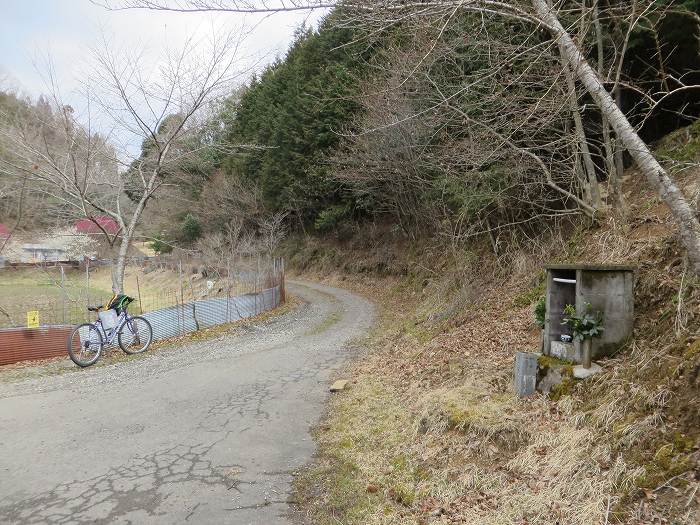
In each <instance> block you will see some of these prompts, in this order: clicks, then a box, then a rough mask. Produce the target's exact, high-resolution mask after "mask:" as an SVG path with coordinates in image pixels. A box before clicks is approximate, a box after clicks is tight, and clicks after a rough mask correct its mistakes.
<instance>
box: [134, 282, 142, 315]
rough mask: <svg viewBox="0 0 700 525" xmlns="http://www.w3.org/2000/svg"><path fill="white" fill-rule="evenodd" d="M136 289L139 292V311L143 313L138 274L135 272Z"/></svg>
mask: <svg viewBox="0 0 700 525" xmlns="http://www.w3.org/2000/svg"><path fill="white" fill-rule="evenodd" d="M136 291H137V292H138V294H139V311H140V312H141V314H143V301H142V300H141V285H140V283H139V274H138V273H137V274H136Z"/></svg>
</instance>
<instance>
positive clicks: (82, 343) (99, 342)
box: [66, 323, 105, 368]
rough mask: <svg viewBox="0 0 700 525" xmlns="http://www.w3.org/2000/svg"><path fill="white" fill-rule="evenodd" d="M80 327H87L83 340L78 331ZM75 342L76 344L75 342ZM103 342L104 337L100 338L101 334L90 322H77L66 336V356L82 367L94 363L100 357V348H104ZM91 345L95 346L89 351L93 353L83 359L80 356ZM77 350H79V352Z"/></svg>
mask: <svg viewBox="0 0 700 525" xmlns="http://www.w3.org/2000/svg"><path fill="white" fill-rule="evenodd" d="M81 328H87V330H88V335H87V340H84V338H83V336H82V334H81V333H80V329H81ZM76 337H77V339H76ZM76 342H77V345H76V344H75V343H76ZM86 344H87V345H86ZM104 344H105V343H104V339H103V338H102V334H101V333H100V331H99V330H98V329H97V327H96V326H95V325H94V324H90V323H83V324H79V325H78V326H76V327H75V328H73V330H72V331H71V333H70V335H69V336H68V340H67V341H66V347H67V348H68V356H69V357H70V358H71V361H73V362H74V363H75V364H76V365H78V366H79V367H82V368H85V367H87V366H90V365H94V364H95V363H96V362H97V360H98V359H99V358H100V355H102V349H103V348H104ZM92 346H96V347H97V348H96V349H95V350H92V351H91V353H92V354H93V355H92V356H91V357H90V358H88V359H84V358H83V357H82V356H83V354H84V352H85V350H86V349H88V348H90V347H92ZM78 350H80V352H79V353H78Z"/></svg>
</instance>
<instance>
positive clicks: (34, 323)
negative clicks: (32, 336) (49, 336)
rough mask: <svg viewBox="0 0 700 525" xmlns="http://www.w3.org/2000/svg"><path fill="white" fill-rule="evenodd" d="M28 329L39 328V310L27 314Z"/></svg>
mask: <svg viewBox="0 0 700 525" xmlns="http://www.w3.org/2000/svg"><path fill="white" fill-rule="evenodd" d="M27 328H39V310H30V311H29V312H27Z"/></svg>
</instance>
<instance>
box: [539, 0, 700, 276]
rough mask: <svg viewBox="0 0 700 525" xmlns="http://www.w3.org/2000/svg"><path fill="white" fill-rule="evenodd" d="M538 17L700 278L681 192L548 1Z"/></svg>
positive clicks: (696, 226) (699, 225) (696, 237)
mask: <svg viewBox="0 0 700 525" xmlns="http://www.w3.org/2000/svg"><path fill="white" fill-rule="evenodd" d="M532 4H533V6H534V8H535V11H536V13H537V15H538V16H539V17H540V19H541V20H542V21H543V22H544V23H545V24H547V25H548V26H549V28H550V29H551V31H552V32H553V33H554V37H555V38H556V39H557V40H558V41H559V42H560V43H561V49H562V52H563V53H564V56H565V57H566V59H567V60H568V61H569V64H570V65H571V68H572V69H573V71H574V73H575V74H576V76H577V78H578V80H579V81H580V82H581V83H582V84H583V85H584V86H585V87H586V89H587V90H588V92H589V93H590V95H591V97H593V100H594V101H595V102H596V104H597V105H598V107H599V108H600V111H601V113H602V114H603V115H604V116H605V117H606V118H607V119H608V122H609V123H610V125H611V126H612V128H613V130H614V131H615V134H616V135H617V137H618V139H619V140H620V142H621V143H622V144H623V146H624V147H625V148H626V149H627V151H628V152H629V154H630V155H631V156H632V158H633V159H634V161H635V162H636V164H637V166H638V167H639V170H640V171H641V172H642V173H643V174H644V176H645V177H646V179H647V180H648V181H649V183H650V184H651V185H652V186H653V187H654V188H655V189H656V191H657V192H658V194H659V196H660V197H661V199H662V200H663V201H664V202H665V203H666V205H667V206H668V207H669V209H670V210H671V214H672V215H673V218H674V220H675V221H676V223H678V227H679V229H680V235H681V240H682V242H683V245H684V246H685V248H686V250H687V251H688V258H689V260H690V262H691V264H692V266H693V270H694V271H695V273H696V274H700V222H698V219H697V218H696V217H695V213H694V212H693V209H692V208H691V206H690V204H689V203H688V201H687V200H686V198H685V195H683V192H681V190H680V188H678V186H676V184H675V183H674V182H673V180H671V178H670V177H669V176H668V174H667V173H666V170H664V169H663V168H662V167H661V165H660V164H659V162H658V161H657V160H656V158H654V156H653V155H652V153H651V151H649V148H648V147H647V145H646V144H645V143H644V141H643V140H642V139H641V138H639V135H637V132H636V131H635V129H634V128H633V127H632V125H631V124H630V123H629V121H628V120H627V117H625V114H624V113H622V111H621V110H620V108H619V107H618V106H617V104H616V103H615V101H614V100H613V98H612V97H611V96H610V93H608V92H607V91H606V90H605V87H604V86H603V84H602V82H601V81H600V79H599V78H598V75H597V74H596V73H595V71H593V69H592V68H591V66H590V64H589V63H588V62H587V61H586V59H585V58H584V56H583V55H582V53H581V51H580V50H579V48H578V47H577V46H576V44H575V43H574V41H573V40H572V38H571V36H570V35H569V34H568V33H567V31H566V30H565V29H564V27H563V26H562V25H561V22H559V19H558V18H557V16H556V15H555V14H554V13H553V12H552V11H551V10H550V9H549V8H548V7H547V3H546V1H545V0H532Z"/></svg>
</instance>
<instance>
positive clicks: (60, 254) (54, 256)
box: [20, 244, 67, 264]
mask: <svg viewBox="0 0 700 525" xmlns="http://www.w3.org/2000/svg"><path fill="white" fill-rule="evenodd" d="M66 260H67V256H66V249H65V248H64V247H63V246H61V245H59V244H54V245H53V246H50V245H48V244H23V245H22V254H21V256H20V261H21V262H23V263H37V264H41V263H48V262H63V261H66Z"/></svg>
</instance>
